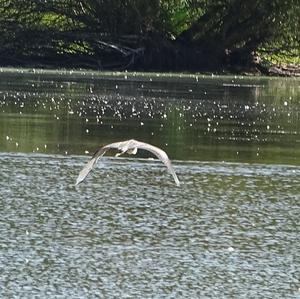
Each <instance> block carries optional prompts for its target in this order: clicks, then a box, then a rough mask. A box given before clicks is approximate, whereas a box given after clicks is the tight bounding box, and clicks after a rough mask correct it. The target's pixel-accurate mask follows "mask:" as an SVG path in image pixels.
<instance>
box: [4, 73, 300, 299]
mask: <svg viewBox="0 0 300 299" xmlns="http://www.w3.org/2000/svg"><path fill="white" fill-rule="evenodd" d="M0 78H1V80H0V152H1V153H0V165H1V175H0V234H1V240H2V241H1V244H0V270H1V275H0V298H247V299H248V298H270V299H273V298H297V299H299V298H300V270H299V269H300V254H299V252H300V245H299V244H300V224H299V214H300V206H299V200H300V187H299V186H300V166H299V159H300V148H299V142H300V138H299V136H300V122H299V115H300V114H299V111H300V99H299V93H300V90H299V81H297V80H293V79H266V78H257V79H256V78H254V79H247V78H234V77H214V76H213V77H211V78H208V77H205V78H202V77H200V76H196V75H193V76H188V75H183V76H178V75H177V76H172V75H164V76H159V75H155V74H151V75H136V74H129V73H128V74H125V73H124V74H105V75H103V74H99V73H90V72H86V73H85V72H70V73H68V74H66V72H63V71H62V72H60V73H59V72H51V71H50V72H46V73H44V72H42V71H38V70H20V71H16V70H12V71H11V70H4V71H3V72H2V73H1V70H0ZM128 138H136V139H140V140H143V141H146V142H150V143H152V144H154V145H157V146H160V147H162V148H163V149H164V150H166V151H167V153H168V154H169V156H170V158H171V159H172V161H173V164H174V167H175V170H176V173H177V174H178V177H179V179H180V181H181V182H182V185H181V186H180V187H179V188H178V187H176V185H175V184H174V181H173V178H172V176H171V175H170V174H169V173H168V172H167V171H166V169H165V167H164V165H163V164H162V163H160V162H159V161H156V160H155V161H154V160H148V159H144V158H147V157H149V156H148V154H145V153H140V154H139V155H138V156H137V158H127V157H124V158H112V157H104V159H103V160H101V161H100V163H99V164H98V166H97V167H96V169H95V170H93V171H92V173H91V174H90V175H89V176H88V177H87V179H86V181H85V182H84V183H82V184H81V185H79V186H77V187H75V186H74V184H75V181H76V177H77V175H78V173H79V171H80V170H81V168H82V167H83V165H84V164H85V163H86V162H87V160H88V159H89V157H90V156H91V154H92V152H94V151H95V150H96V149H97V148H98V147H99V146H101V145H104V144H107V143H109V142H112V141H120V140H124V139H128ZM84 154H85V155H87V156H83V155H84Z"/></svg>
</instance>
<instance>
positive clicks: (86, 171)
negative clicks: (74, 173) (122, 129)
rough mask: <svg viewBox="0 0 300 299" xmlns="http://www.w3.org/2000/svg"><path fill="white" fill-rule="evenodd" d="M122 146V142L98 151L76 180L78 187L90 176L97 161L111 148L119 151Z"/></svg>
mask: <svg viewBox="0 0 300 299" xmlns="http://www.w3.org/2000/svg"><path fill="white" fill-rule="evenodd" d="M121 144H122V142H114V143H111V144H108V145H105V146H103V147H101V148H100V149H99V150H97V151H96V152H95V153H94V155H93V157H92V159H91V160H90V161H89V162H87V164H86V165H85V166H84V167H83V168H82V170H81V171H80V173H79V175H78V177H77V180H76V184H75V186H76V185H78V184H80V183H81V182H82V181H83V180H84V179H85V178H86V176H87V175H88V174H89V172H90V171H91V170H92V169H93V168H94V166H95V164H96V163H97V161H98V160H99V159H100V158H101V157H102V156H103V155H104V154H105V153H106V152H107V151H108V150H109V149H111V148H113V149H119V147H120V145H121Z"/></svg>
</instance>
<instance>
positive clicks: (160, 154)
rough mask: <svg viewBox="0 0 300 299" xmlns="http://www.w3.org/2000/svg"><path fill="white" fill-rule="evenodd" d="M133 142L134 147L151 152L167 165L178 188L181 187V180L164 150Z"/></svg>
mask: <svg viewBox="0 0 300 299" xmlns="http://www.w3.org/2000/svg"><path fill="white" fill-rule="evenodd" d="M133 141H134V142H135V145H134V143H132V146H134V147H136V148H139V149H143V150H146V151H149V152H151V153H152V154H154V155H155V156H156V157H157V158H158V159H160V160H161V161H162V162H163V163H164V164H165V166H166V167H167V168H168V170H169V172H170V174H171V175H172V176H173V178H174V181H175V184H176V185H177V186H179V185H180V182H179V179H178V177H177V175H176V173H175V170H174V168H173V166H172V163H171V161H170V159H169V157H168V155H167V154H166V152H165V151H163V150H162V149H160V148H158V147H156V146H154V145H151V144H148V143H145V142H140V141H137V140H133Z"/></svg>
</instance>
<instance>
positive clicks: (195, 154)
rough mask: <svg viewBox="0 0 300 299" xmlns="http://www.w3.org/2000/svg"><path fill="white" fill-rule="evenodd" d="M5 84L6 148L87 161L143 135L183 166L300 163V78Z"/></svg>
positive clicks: (2, 128) (17, 79) (42, 77)
mask: <svg viewBox="0 0 300 299" xmlns="http://www.w3.org/2000/svg"><path fill="white" fill-rule="evenodd" d="M0 77H1V81H0V115H1V118H0V140H2V142H1V143H0V151H6V152H10V151H17V152H43V153H66V154H84V153H85V152H93V151H94V150H95V148H97V147H98V146H99V145H104V144H107V143H110V142H113V141H120V140H126V139H130V138H135V139H140V140H142V141H146V142H150V143H153V144H155V145H157V146H159V147H161V148H164V149H165V150H166V151H167V152H168V153H170V157H171V158H173V159H180V160H202V161H216V160H218V161H236V162H262V163H266V162H268V163H280V164H282V163H288V164H299V159H300V146H299V145H300V118H299V111H300V89H299V80H297V79H267V78H257V79H256V78H250V79H249V78H234V77H212V78H209V77H203V78H202V77H201V78H200V77H198V76H186V77H179V76H177V77H172V76H171V75H170V76H169V77H161V76H154V75H144V76H141V75H136V74H126V75H124V74H123V75H120V74H119V75H114V76H113V75H111V76H110V75H108V74H106V75H101V74H94V73H87V74H85V73H74V74H73V73H72V74H68V75H66V74H59V73H51V72H50V73H45V74H40V73H38V72H36V73H30V72H26V73H24V74H22V75H20V74H16V73H8V72H7V71H6V72H4V73H2V74H1V73H0Z"/></svg>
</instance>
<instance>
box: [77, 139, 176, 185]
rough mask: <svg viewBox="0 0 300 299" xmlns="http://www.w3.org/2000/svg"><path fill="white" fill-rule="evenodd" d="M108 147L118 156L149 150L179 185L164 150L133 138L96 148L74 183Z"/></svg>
mask: <svg viewBox="0 0 300 299" xmlns="http://www.w3.org/2000/svg"><path fill="white" fill-rule="evenodd" d="M110 149H116V150H119V151H120V152H119V153H117V154H116V156H120V155H122V154H125V153H127V154H131V155H135V154H136V153H137V150H138V149H142V150H146V151H149V152H151V153H152V154H154V155H155V156H157V158H158V159H160V160H161V161H162V162H163V163H164V165H165V166H166V167H167V169H168V170H169V172H170V174H171V175H172V176H173V178H174V181H175V184H176V185H177V186H179V185H180V182H179V180H178V177H177V175H176V173H175V170H174V168H173V166H172V164H171V161H170V159H169V157H168V155H167V154H166V152H164V151H163V150H162V149H160V148H158V147H156V146H154V145H151V144H148V143H145V142H140V141H137V140H134V139H130V140H126V141H121V142H114V143H111V144H108V145H105V146H103V147H101V148H100V149H99V150H97V151H96V152H95V154H94V155H93V157H92V159H91V160H90V161H89V162H88V163H87V164H86V165H85V166H84V167H83V169H82V170H81V171H80V173H79V175H78V178H77V180H76V184H75V185H78V184H79V183H81V182H82V181H83V180H84V179H85V178H86V176H87V175H88V174H89V172H90V171H91V170H92V169H93V167H94V166H95V164H96V163H97V161H98V160H99V159H100V158H101V157H102V156H103V155H104V154H105V153H106V152H107V151H108V150H110Z"/></svg>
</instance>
